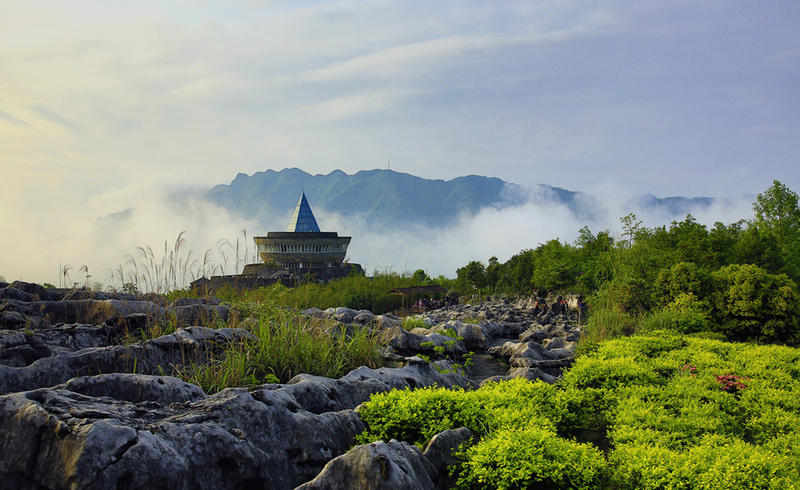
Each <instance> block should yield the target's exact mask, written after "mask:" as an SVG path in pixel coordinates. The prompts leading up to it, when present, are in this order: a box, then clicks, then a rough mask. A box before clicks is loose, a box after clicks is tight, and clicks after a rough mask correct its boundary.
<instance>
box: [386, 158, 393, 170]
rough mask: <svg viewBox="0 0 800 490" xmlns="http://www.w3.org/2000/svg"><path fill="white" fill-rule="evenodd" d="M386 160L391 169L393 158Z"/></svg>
mask: <svg viewBox="0 0 800 490" xmlns="http://www.w3.org/2000/svg"><path fill="white" fill-rule="evenodd" d="M386 162H387V166H388V167H389V170H391V169H392V161H391V160H387V161H386Z"/></svg>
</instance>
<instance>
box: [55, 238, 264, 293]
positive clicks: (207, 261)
mask: <svg viewBox="0 0 800 490" xmlns="http://www.w3.org/2000/svg"><path fill="white" fill-rule="evenodd" d="M250 242H252V240H249V241H248V234H247V230H246V229H243V230H241V234H240V235H239V236H237V237H236V238H235V239H234V240H228V239H222V240H219V241H218V242H217V245H216V250H212V249H206V250H205V252H204V253H203V254H202V259H200V258H199V257H198V256H196V255H195V254H194V252H193V251H192V250H191V249H189V248H188V239H187V234H186V231H181V232H180V233H178V236H177V238H176V239H175V241H174V242H173V243H172V245H170V243H169V241H168V240H164V248H163V253H162V254H158V253H156V252H154V251H153V248H152V247H150V246H149V245H144V246H138V247H136V250H135V251H134V253H131V254H128V256H127V257H126V261H125V263H123V264H119V265H118V266H117V267H116V268H113V269H109V285H110V286H111V288H112V289H115V290H116V289H120V290H123V291H140V292H154V293H167V292H169V291H174V290H176V289H181V288H184V287H186V286H187V285H188V284H189V283H190V282H192V281H194V280H196V279H199V278H201V277H211V276H213V275H225V274H228V273H233V274H239V273H241V271H242V270H243V269H244V266H245V265H247V263H248V260H250V259H251V258H255V257H256V256H257V254H256V250H255V243H250ZM231 261H233V264H232V265H233V268H232V270H231V268H230V266H231ZM68 267H69V266H65V268H64V270H63V271H62V274H61V276H62V277H61V278H59V280H60V282H67V280H68V279H69V276H68V272H69V270H70V269H69V268H68ZM85 272H86V273H87V276H88V270H87V271H85ZM89 277H91V276H89ZM87 283H88V277H87Z"/></svg>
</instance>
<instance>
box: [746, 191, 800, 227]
mask: <svg viewBox="0 0 800 490" xmlns="http://www.w3.org/2000/svg"><path fill="white" fill-rule="evenodd" d="M797 202H798V199H797V194H796V193H795V192H793V191H792V190H791V189H789V188H788V187H786V186H785V185H783V184H782V183H781V182H780V181H778V180H773V181H772V186H771V187H770V188H769V189H767V190H766V191H764V192H762V193H761V194H759V195H758V196H756V202H754V203H753V211H754V212H755V214H756V222H757V223H760V224H763V225H767V226H769V227H771V228H774V229H776V231H778V235H779V239H783V238H784V237H785V234H786V233H787V232H789V231H792V230H794V231H797V230H798V228H799V227H800V207H798V203H797Z"/></svg>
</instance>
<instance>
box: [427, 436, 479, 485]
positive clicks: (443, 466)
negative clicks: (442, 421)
mask: <svg viewBox="0 0 800 490" xmlns="http://www.w3.org/2000/svg"><path fill="white" fill-rule="evenodd" d="M474 437H475V434H474V433H473V432H472V431H471V430H469V429H467V428H466V427H459V428H458V429H449V430H446V431H444V432H440V433H438V434H436V435H435V436H433V437H432V438H431V440H430V441H428V444H426V445H425V449H424V450H423V451H422V454H423V456H425V459H427V460H428V462H430V463H431V465H432V466H433V469H434V474H435V475H437V478H435V480H436V484H437V485H436V486H437V487H438V488H441V489H446V488H451V486H452V484H453V483H454V482H452V481H451V480H450V475H449V472H448V467H450V466H453V465H455V464H456V463H457V462H458V461H457V460H456V458H455V456H454V453H455V451H456V450H458V449H459V448H460V447H461V446H462V445H468V444H470V443H471V442H472V440H473V438H474Z"/></svg>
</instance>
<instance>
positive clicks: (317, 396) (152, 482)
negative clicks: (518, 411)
mask: <svg viewBox="0 0 800 490" xmlns="http://www.w3.org/2000/svg"><path fill="white" fill-rule="evenodd" d="M159 380H161V381H163V383H161V382H160V381H159ZM433 384H436V385H438V386H443V387H450V386H469V381H468V380H467V379H466V378H463V377H461V376H457V375H453V374H448V375H443V374H441V373H437V372H436V371H435V370H433V369H432V368H431V367H430V366H429V365H428V364H427V363H417V364H412V365H409V366H405V367H403V368H400V369H390V368H381V369H377V370H376V369H368V368H365V367H362V368H359V369H356V370H354V371H351V372H350V373H348V374H347V375H346V376H343V377H342V378H339V379H328V378H322V377H317V376H308V375H301V376H298V377H296V378H295V379H293V380H292V381H291V383H290V384H288V385H263V386H261V387H259V388H256V389H253V390H250V391H248V390H244V389H239V388H231V389H226V390H223V391H221V392H219V393H216V394H214V395H211V396H205V395H203V394H202V391H200V389H199V388H198V387H195V386H192V385H189V384H187V383H184V382H182V381H180V380H177V379H175V378H169V377H161V376H141V375H133V374H127V375H124V374H112V375H101V376H90V377H80V378H74V379H72V380H69V381H68V382H67V383H65V384H63V385H60V386H57V387H54V388H40V389H36V390H32V391H26V392H21V393H14V394H10V395H4V396H0V454H3V455H4V457H3V458H0V481H2V482H3V486H4V488H11V489H14V488H39V487H48V488H66V487H71V488H119V487H126V488H177V489H189V488H246V487H250V486H254V487H257V488H275V489H289V488H293V487H295V486H296V485H299V484H301V483H303V482H306V481H308V480H310V479H311V478H314V477H315V476H316V475H317V474H318V473H319V471H320V470H321V469H322V468H323V466H324V465H325V464H326V463H327V462H328V461H330V460H331V458H334V457H336V456H338V455H340V454H342V453H344V452H345V451H346V450H347V449H348V448H349V447H350V446H351V444H352V441H353V438H354V437H355V435H356V434H358V433H360V432H361V431H363V429H364V426H363V423H362V422H361V420H360V419H359V417H358V415H357V413H356V412H355V411H354V410H352V409H353V408H355V407H356V406H357V405H359V404H361V403H363V402H364V401H366V400H367V399H369V397H370V395H371V394H372V393H376V392H380V391H387V390H389V389H391V388H405V387H421V386H431V385H433ZM415 451H416V450H415ZM6 455H8V456H7V457H6ZM65 455H68V457H65ZM415 455H416V457H418V458H421V455H420V454H419V451H416V452H415ZM411 457H412V458H413V457H415V456H414V455H412V456H411ZM421 461H422V463H421V464H423V465H426V467H429V463H426V462H425V460H424V459H422V460H421ZM395 464H396V465H397V466H396V467H397V468H399V470H398V471H400V473H397V475H395V477H392V479H390V481H392V482H395V481H397V480H396V478H399V477H401V476H402V474H403V470H404V469H409V468H410V469H412V470H415V471H416V469H417V468H418V466H419V465H418V464H417V463H413V464H412V463H409V464H411V466H404V464H403V463H402V462H396V463H395ZM394 469H395V467H393V468H392V470H394ZM422 475H424V474H423V473H420V474H419V476H420V478H422V479H421V480H418V481H423V482H424V481H425V480H424V478H423V476H422ZM428 480H430V476H429V477H428Z"/></svg>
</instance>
